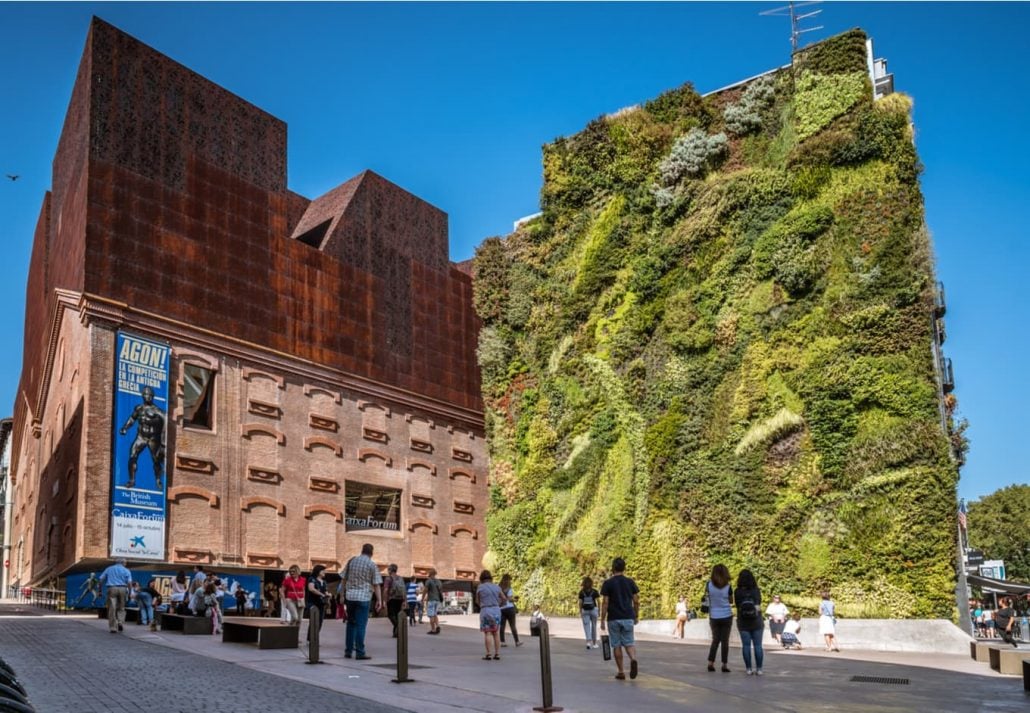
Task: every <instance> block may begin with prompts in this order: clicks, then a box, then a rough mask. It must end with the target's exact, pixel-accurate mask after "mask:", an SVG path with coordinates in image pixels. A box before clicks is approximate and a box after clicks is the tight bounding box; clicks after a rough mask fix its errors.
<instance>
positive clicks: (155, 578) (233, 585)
mask: <svg viewBox="0 0 1030 713" xmlns="http://www.w3.org/2000/svg"><path fill="white" fill-rule="evenodd" d="M101 571H102V570H99V569H98V570H96V571H93V572H80V573H78V574H69V575H68V576H67V577H66V578H65V580H64V596H65V602H67V606H68V608H69V609H95V608H97V607H103V606H107V592H106V591H104V588H103V587H101V585H100V572H101ZM175 574H176V573H175V572H138V571H137V572H133V573H132V579H133V581H136V582H139V583H140V587H141V588H144V589H145V588H146V586H147V585H148V584H150V583H151V582H153V583H154V589H156V590H157V591H158V592H160V593H161V599H162V600H163V601H162V605H165V604H168V602H170V601H171V600H172V580H173V579H175ZM214 576H215V577H217V578H218V579H220V580H221V581H222V584H223V585H224V586H225V597H224V598H223V600H222V608H223V609H226V610H231V609H233V608H234V607H235V606H236V592H237V591H238V590H239V589H240V588H241V587H242V588H243V590H244V592H245V593H246V604H245V605H244V606H245V608H246V609H260V608H261V577H260V576H258V575H256V574H220V573H217V572H216V573H215V574H214ZM188 581H189V574H187V582H188ZM162 611H164V610H163V609H162Z"/></svg>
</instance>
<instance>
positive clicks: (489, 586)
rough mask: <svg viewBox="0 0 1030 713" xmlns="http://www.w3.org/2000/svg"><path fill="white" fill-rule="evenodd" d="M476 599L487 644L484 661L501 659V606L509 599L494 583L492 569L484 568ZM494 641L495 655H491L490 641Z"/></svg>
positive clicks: (481, 627) (480, 626)
mask: <svg viewBox="0 0 1030 713" xmlns="http://www.w3.org/2000/svg"><path fill="white" fill-rule="evenodd" d="M476 601H477V602H478V603H479V630H480V631H482V632H483V643H484V644H485V646H486V656H484V657H483V660H484V661H489V660H490V659H491V658H492V659H493V660H494V661H499V660H500V658H501V652H500V638H499V637H498V630H499V629H500V627H501V607H502V606H503V605H504V604H505V602H507V601H508V597H506V596H505V595H504V592H503V591H501V588H500V587H498V586H497V585H496V584H494V578H493V575H491V574H490V570H488V569H484V570H483V571H482V572H481V573H480V574H479V588H478V589H477V590H476ZM491 641H493V643H494V653H493V656H491V655H490V642H491Z"/></svg>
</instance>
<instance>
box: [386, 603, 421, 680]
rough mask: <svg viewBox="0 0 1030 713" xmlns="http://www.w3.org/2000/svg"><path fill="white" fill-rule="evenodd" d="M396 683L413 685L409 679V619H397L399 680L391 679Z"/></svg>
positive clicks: (405, 617) (399, 617)
mask: <svg viewBox="0 0 1030 713" xmlns="http://www.w3.org/2000/svg"><path fill="white" fill-rule="evenodd" d="M390 680H392V681H393V682H394V683H412V682H413V681H414V680H415V679H413V678H408V617H407V615H405V616H400V615H398V617H397V678H394V679H390Z"/></svg>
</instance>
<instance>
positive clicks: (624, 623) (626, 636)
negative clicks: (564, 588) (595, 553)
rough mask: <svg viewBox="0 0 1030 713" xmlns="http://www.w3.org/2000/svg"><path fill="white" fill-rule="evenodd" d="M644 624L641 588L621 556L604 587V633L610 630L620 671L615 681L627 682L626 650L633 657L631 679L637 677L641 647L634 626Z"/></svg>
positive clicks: (630, 670) (602, 622)
mask: <svg viewBox="0 0 1030 713" xmlns="http://www.w3.org/2000/svg"><path fill="white" fill-rule="evenodd" d="M638 621H640V589H638V588H637V583H636V582H634V581H633V580H632V579H630V578H629V577H627V576H626V561H625V560H624V559H622V558H621V557H616V558H615V559H614V560H612V576H611V577H609V578H608V579H606V580H604V583H603V584H602V585H601V631H604V630H605V628H607V629H608V636H609V640H610V642H611V645H612V650H613V651H614V652H615V666H616V667H617V668H618V669H619V672H618V673H616V674H615V678H617V679H618V680H620V681H624V680H626V674H625V672H624V671H623V668H622V650H623V649H625V650H626V655H627V656H629V677H630V678H636V677H637V673H638V671H639V668H638V665H637V647H636V645H635V642H634V639H633V627H634V626H635V625H636V623H637V622H638Z"/></svg>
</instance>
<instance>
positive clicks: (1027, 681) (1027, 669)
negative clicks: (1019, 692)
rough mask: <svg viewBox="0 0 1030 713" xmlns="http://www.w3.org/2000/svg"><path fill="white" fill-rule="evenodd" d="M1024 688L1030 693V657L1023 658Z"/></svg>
mask: <svg viewBox="0 0 1030 713" xmlns="http://www.w3.org/2000/svg"><path fill="white" fill-rule="evenodd" d="M1023 690H1024V691H1026V692H1027V693H1030V659H1023Z"/></svg>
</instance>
